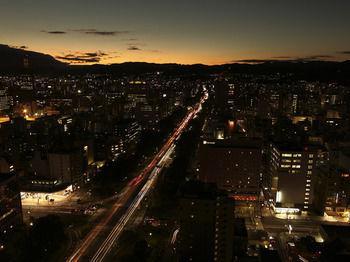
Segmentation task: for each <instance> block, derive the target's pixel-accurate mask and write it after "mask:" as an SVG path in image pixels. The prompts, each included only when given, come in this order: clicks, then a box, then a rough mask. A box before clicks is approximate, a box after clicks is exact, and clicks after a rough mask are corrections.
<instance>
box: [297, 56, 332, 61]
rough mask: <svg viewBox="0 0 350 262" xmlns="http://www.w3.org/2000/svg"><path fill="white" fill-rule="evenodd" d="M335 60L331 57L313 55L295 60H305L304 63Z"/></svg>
mask: <svg viewBox="0 0 350 262" xmlns="http://www.w3.org/2000/svg"><path fill="white" fill-rule="evenodd" d="M329 58H333V56H331V55H311V56H305V57H301V58H296V59H295V60H304V61H313V60H324V59H329Z"/></svg>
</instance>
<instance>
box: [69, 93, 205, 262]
mask: <svg viewBox="0 0 350 262" xmlns="http://www.w3.org/2000/svg"><path fill="white" fill-rule="evenodd" d="M207 97H208V96H207V95H205V96H203V97H202V98H201V100H200V102H199V103H198V104H197V105H196V106H195V107H194V108H193V109H191V110H190V111H189V112H188V113H187V115H186V117H185V118H184V119H183V120H182V121H181V123H180V124H179V125H178V126H177V128H176V129H175V130H174V132H173V133H172V135H171V136H170V137H169V138H168V140H167V141H166V143H165V144H164V145H163V147H162V148H161V149H160V150H159V152H158V153H157V154H156V155H155V157H154V158H153V159H152V161H151V162H150V163H149V164H148V165H147V166H146V167H145V168H144V169H143V170H142V171H141V173H140V174H139V175H138V176H137V177H136V178H135V179H133V180H132V181H131V182H130V183H129V184H128V185H127V186H126V187H125V188H124V190H123V191H122V192H121V194H120V195H121V197H120V198H119V199H118V200H117V201H116V203H115V204H114V205H113V207H112V208H111V210H110V212H109V213H108V214H107V215H106V216H105V217H104V218H103V219H102V220H101V221H100V222H99V223H98V225H96V226H95V227H94V228H93V229H92V230H91V231H90V232H89V233H88V235H87V236H86V237H85V239H84V240H83V242H82V243H81V244H80V246H79V248H78V249H77V250H76V251H75V252H74V253H73V254H72V256H71V257H70V258H68V259H67V261H70V262H76V261H80V260H81V259H83V258H84V256H86V255H87V254H86V253H87V252H88V250H89V247H90V246H91V245H92V243H93V242H94V240H95V239H96V237H97V236H99V234H101V232H102V230H103V229H104V228H106V226H107V225H108V224H109V223H111V222H113V221H112V218H113V217H114V216H115V215H116V214H117V212H118V211H119V210H120V209H121V208H122V207H124V206H126V204H127V203H128V202H129V201H130V200H131V198H132V196H133V195H134V193H135V192H136V190H137V189H138V188H139V187H138V185H139V183H140V182H142V181H145V184H144V186H143V187H142V189H141V190H140V191H139V192H138V194H137V195H136V197H135V198H134V199H133V201H132V202H131V204H130V206H129V208H128V209H127V210H126V211H125V213H124V214H123V215H122V216H121V218H120V219H119V220H118V222H117V223H116V224H115V225H114V227H113V229H112V231H111V232H110V233H109V235H108V236H107V238H106V239H105V240H104V241H103V243H102V244H101V245H99V247H98V250H97V251H96V253H95V254H94V256H93V257H92V259H91V261H102V260H103V259H104V258H105V256H106V255H107V254H108V253H109V251H110V249H111V248H112V246H113V244H114V243H115V241H116V240H117V239H118V237H119V236H120V234H121V232H122V231H123V229H124V227H125V225H126V223H127V222H128V221H129V219H130V217H131V216H132V215H133V214H134V212H135V210H136V209H137V208H138V206H139V205H140V203H141V201H142V199H143V198H144V197H145V196H146V195H147V193H148V192H149V191H150V189H151V188H152V186H153V184H154V183H155V181H156V179H157V177H158V175H159V173H160V171H161V169H162V167H163V166H164V163H165V161H166V159H168V158H169V156H170V154H171V153H172V152H173V150H174V148H175V146H174V142H175V141H176V140H177V138H178V137H179V136H180V135H181V133H182V132H183V131H184V130H185V129H186V127H187V125H188V123H189V122H190V121H191V120H192V119H193V118H194V117H195V116H196V115H197V113H198V112H200V110H201V104H202V103H204V102H205V100H206V99H207ZM84 259H85V258H84Z"/></svg>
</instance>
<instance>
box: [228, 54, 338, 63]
mask: <svg viewBox="0 0 350 262" xmlns="http://www.w3.org/2000/svg"><path fill="white" fill-rule="evenodd" d="M331 58H334V57H333V56H331V55H311V56H305V57H290V56H277V57H272V58H271V59H242V60H234V61H231V62H232V63H249V64H260V63H271V62H311V61H322V60H327V59H331Z"/></svg>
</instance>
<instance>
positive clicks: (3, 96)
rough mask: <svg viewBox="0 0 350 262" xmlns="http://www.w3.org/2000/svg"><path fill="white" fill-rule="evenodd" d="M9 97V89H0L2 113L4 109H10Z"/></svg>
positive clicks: (0, 110)
mask: <svg viewBox="0 0 350 262" xmlns="http://www.w3.org/2000/svg"><path fill="white" fill-rule="evenodd" d="M9 107H10V104H9V99H8V96H7V91H6V90H5V89H0V113H2V112H3V111H4V110H7V109H9Z"/></svg>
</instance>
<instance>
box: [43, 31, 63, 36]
mask: <svg viewBox="0 0 350 262" xmlns="http://www.w3.org/2000/svg"><path fill="white" fill-rule="evenodd" d="M41 32H43V33H47V34H52V35H63V34H66V33H67V32H65V31H46V30H42V31H41Z"/></svg>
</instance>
